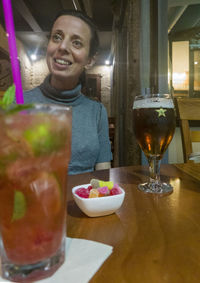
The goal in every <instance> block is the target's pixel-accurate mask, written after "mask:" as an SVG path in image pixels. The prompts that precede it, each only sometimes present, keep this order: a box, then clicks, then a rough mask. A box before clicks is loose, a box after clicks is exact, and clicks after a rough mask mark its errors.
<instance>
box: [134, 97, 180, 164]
mask: <svg viewBox="0 0 200 283" xmlns="http://www.w3.org/2000/svg"><path fill="white" fill-rule="evenodd" d="M148 100H149V101H148ZM144 102H145V103H144ZM133 124H134V131H135V135H136V139H137V141H138V143H139V145H140V147H141V149H142V150H143V152H144V154H145V155H146V157H147V158H148V157H150V156H157V158H158V159H162V156H163V154H164V152H165V151H166V149H167V147H168V145H169V144H170V142H171V140H172V137H173V134H174V130H175V113H174V108H173V102H172V100H169V99H162V100H161V101H159V102H158V101H155V102H153V101H152V100H151V99H145V100H138V101H135V103H134V106H133Z"/></svg>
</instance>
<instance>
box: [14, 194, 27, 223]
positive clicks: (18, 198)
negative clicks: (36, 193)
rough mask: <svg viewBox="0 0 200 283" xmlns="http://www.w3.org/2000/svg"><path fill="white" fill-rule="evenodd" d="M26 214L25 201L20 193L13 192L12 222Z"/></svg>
mask: <svg viewBox="0 0 200 283" xmlns="http://www.w3.org/2000/svg"><path fill="white" fill-rule="evenodd" d="M25 213H26V199H25V196H24V194H23V193H22V192H20V191H15V195H14V208H13V216H12V220H18V219H21V218H22V217H24V215H25Z"/></svg>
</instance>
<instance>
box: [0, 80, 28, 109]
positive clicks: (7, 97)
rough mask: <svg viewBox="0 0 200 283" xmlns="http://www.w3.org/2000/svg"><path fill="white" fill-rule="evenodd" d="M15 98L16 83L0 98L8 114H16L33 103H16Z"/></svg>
mask: <svg viewBox="0 0 200 283" xmlns="http://www.w3.org/2000/svg"><path fill="white" fill-rule="evenodd" d="M14 100H15V85H14V84H13V85H11V86H10V87H9V88H8V89H7V90H6V92H5V93H4V95H3V97H2V98H1V99H0V108H2V109H3V110H4V111H6V114H14V113H16V112H20V111H22V110H26V109H30V108H32V107H33V104H14V103H13V102H14Z"/></svg>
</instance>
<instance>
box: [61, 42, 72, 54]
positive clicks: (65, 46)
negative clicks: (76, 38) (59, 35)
mask: <svg viewBox="0 0 200 283" xmlns="http://www.w3.org/2000/svg"><path fill="white" fill-rule="evenodd" d="M59 49H60V50H62V51H66V52H67V53H69V52H70V45H69V42H68V41H67V39H64V40H62V41H61V43H60V45H59Z"/></svg>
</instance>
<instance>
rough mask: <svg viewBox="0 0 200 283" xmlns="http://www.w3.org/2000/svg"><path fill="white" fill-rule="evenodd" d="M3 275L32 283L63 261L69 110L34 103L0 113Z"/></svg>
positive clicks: (0, 228)
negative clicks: (20, 108) (22, 108)
mask: <svg viewBox="0 0 200 283" xmlns="http://www.w3.org/2000/svg"><path fill="white" fill-rule="evenodd" d="M0 127H1V131H0V141H1V142H0V233H1V242H0V255H1V269H2V276H3V277H4V278H6V279H9V280H12V281H16V282H22V281H25V282H30V281H31V282H32V281H33V280H38V279H41V278H46V277H48V276H50V275H52V274H53V273H54V272H55V271H56V270H57V269H58V268H59V266H60V265H61V264H62V263H63V262H64V259H65V235H66V226H65V225H66V182H67V169H68V162H69V159H70V152H71V108H70V107H62V106H57V105H44V104H35V105H32V106H30V108H29V109H27V110H23V111H18V112H8V113H1V114H0Z"/></svg>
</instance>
